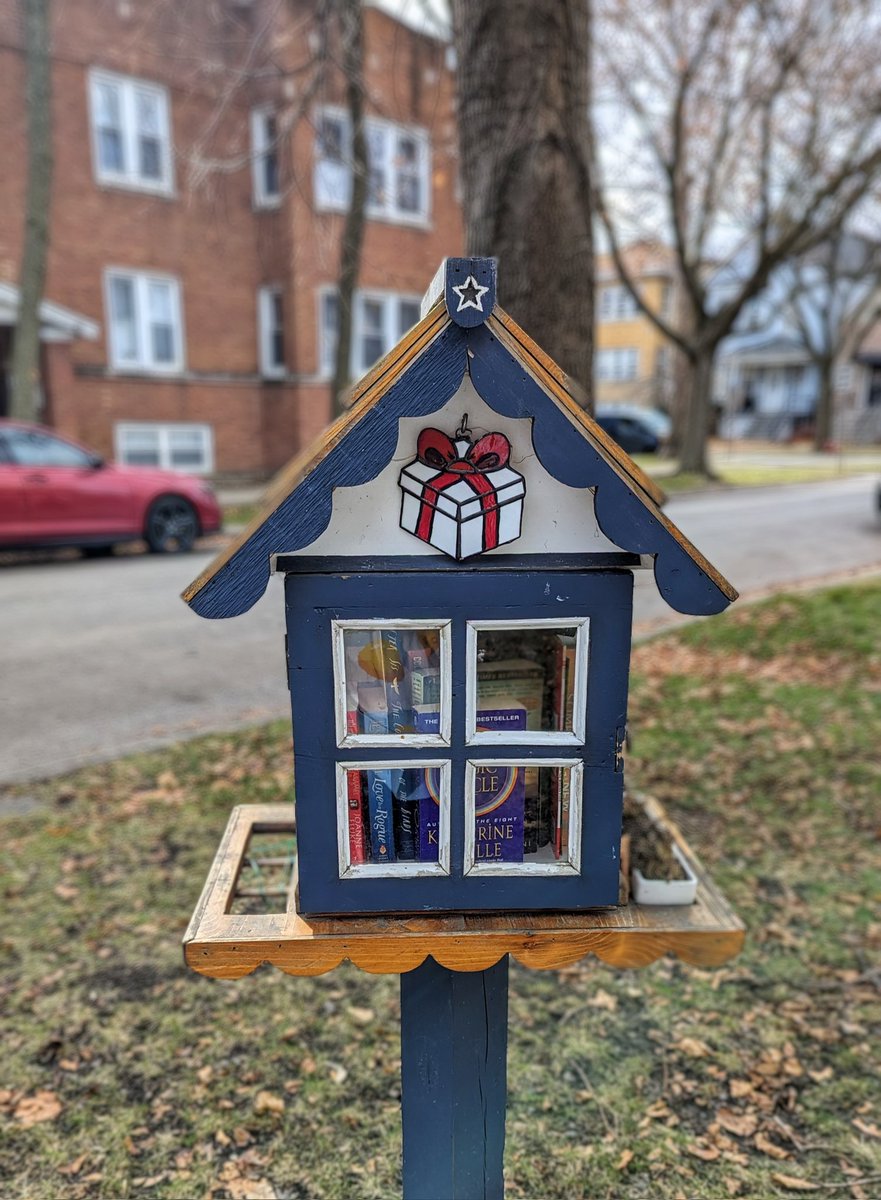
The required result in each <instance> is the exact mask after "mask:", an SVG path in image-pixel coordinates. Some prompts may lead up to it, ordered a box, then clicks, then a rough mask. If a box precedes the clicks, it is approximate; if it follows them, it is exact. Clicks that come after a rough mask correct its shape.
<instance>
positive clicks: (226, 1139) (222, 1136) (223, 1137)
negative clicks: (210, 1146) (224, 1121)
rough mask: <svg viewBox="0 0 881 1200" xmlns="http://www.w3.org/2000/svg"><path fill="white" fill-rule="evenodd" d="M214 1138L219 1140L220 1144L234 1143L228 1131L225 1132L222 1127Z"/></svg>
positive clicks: (228, 1144)
mask: <svg viewBox="0 0 881 1200" xmlns="http://www.w3.org/2000/svg"><path fill="white" fill-rule="evenodd" d="M214 1140H215V1142H217V1144H218V1146H231V1145H232V1138H231V1137H230V1136H229V1134H228V1133H224V1132H223V1130H222V1129H218V1131H217V1133H215V1135H214Z"/></svg>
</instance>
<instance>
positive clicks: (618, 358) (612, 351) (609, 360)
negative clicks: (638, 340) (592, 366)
mask: <svg viewBox="0 0 881 1200" xmlns="http://www.w3.org/2000/svg"><path fill="white" fill-rule="evenodd" d="M596 377H597V381H598V382H600V383H632V382H633V380H635V379H638V378H639V349H638V347H636V346H603V347H602V349H599V350H597V352H596Z"/></svg>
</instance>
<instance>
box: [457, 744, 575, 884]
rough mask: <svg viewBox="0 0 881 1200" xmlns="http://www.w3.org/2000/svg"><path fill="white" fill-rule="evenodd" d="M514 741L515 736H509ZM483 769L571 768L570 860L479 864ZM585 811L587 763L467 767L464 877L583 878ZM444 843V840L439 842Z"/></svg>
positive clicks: (482, 762)
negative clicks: (479, 781)
mask: <svg viewBox="0 0 881 1200" xmlns="http://www.w3.org/2000/svg"><path fill="white" fill-rule="evenodd" d="M505 736H506V738H507V740H508V741H512V740H513V738H512V735H511V734H506V735H505ZM479 767H521V768H523V769H529V768H530V767H568V768H569V770H570V772H571V774H570V776H569V846H570V853H569V858H568V859H567V860H566V861H565V862H562V861H557V862H544V863H541V862H497V863H496V862H492V863H491V862H478V861H477V860H476V858H475V857H474V830H475V822H476V818H477V806H476V804H475V795H476V780H477V771H478V768H479ZM583 809H584V763H583V762H582V760H581V759H580V758H532V759H529V760H526V759H523V758H480V759H468V761H467V762H466V764H465V859H464V863H463V874H464V875H465V876H466V877H467V876H469V875H471V876H472V877H473V876H478V875H508V876H511V875H515V876H522V875H569V876H572V875H580V874H581V821H582V812H583ZM438 840H440V839H438Z"/></svg>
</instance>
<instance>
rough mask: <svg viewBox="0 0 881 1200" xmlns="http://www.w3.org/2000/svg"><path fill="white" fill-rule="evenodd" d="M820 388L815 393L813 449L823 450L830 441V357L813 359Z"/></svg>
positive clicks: (831, 398)
mask: <svg viewBox="0 0 881 1200" xmlns="http://www.w3.org/2000/svg"><path fill="white" fill-rule="evenodd" d="M815 362H816V367H817V376H818V378H819V381H820V390H819V392H818V394H817V414H816V418H815V420H814V449H815V450H825V449H827V447H828V446H829V443H830V442H831V441H832V410H833V404H832V400H833V397H832V359H831V358H828V357H823V358H818V359H816V360H815Z"/></svg>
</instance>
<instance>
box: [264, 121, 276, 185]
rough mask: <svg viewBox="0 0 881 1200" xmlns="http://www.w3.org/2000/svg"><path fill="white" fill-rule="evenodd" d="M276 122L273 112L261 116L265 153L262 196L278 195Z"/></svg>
mask: <svg viewBox="0 0 881 1200" xmlns="http://www.w3.org/2000/svg"><path fill="white" fill-rule="evenodd" d="M277 137H278V122H277V121H276V118H275V113H267V114H266V115H265V117H264V118H263V132H262V139H263V145H264V146H265V148H266V149H265V153H264V154H263V157H262V166H263V194H264V196H277V195H278V146H277V145H276V139H277Z"/></svg>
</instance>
